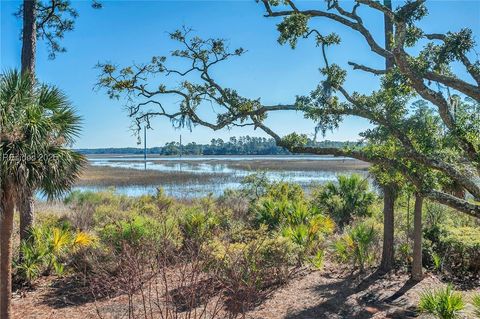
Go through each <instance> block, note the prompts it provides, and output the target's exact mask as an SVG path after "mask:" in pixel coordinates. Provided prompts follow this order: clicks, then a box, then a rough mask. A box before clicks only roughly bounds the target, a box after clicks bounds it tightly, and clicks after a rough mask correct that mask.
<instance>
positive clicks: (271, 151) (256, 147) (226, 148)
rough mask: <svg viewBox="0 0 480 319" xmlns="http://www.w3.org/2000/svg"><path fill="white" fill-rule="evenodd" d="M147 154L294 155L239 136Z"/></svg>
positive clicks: (99, 150)
mask: <svg viewBox="0 0 480 319" xmlns="http://www.w3.org/2000/svg"><path fill="white" fill-rule="evenodd" d="M309 143H310V144H311V145H312V146H317V147H338V148H343V147H347V146H349V145H351V146H353V145H357V143H355V142H339V141H328V140H326V141H321V142H316V141H313V140H309ZM77 151H78V152H80V153H82V154H132V155H135V154H143V148H135V147H121V148H96V149H78V150H77ZM147 154H150V155H151V154H157V155H180V154H183V155H288V154H291V153H290V152H289V151H287V150H286V149H284V148H283V147H280V146H277V145H276V142H275V140H274V139H273V138H265V137H252V136H248V135H247V136H240V137H230V139H229V140H228V141H224V140H223V139H221V138H216V139H215V138H214V139H212V140H211V141H210V144H197V143H195V142H191V143H188V144H185V145H180V143H179V142H168V143H166V144H165V146H163V147H151V148H147Z"/></svg>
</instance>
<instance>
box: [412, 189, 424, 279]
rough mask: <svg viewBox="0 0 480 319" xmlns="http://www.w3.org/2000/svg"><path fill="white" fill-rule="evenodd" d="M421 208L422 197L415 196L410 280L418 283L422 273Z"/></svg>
mask: <svg viewBox="0 0 480 319" xmlns="http://www.w3.org/2000/svg"><path fill="white" fill-rule="evenodd" d="M422 207H423V197H421V196H419V195H418V194H417V195H416V196H415V210H414V217H413V264H412V279H413V280H417V281H420V280H422V278H423V272H422Z"/></svg>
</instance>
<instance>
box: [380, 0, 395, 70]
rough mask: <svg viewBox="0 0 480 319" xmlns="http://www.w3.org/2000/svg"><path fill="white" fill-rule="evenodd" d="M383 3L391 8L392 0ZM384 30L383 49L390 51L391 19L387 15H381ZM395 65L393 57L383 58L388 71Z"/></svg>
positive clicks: (385, 0)
mask: <svg viewBox="0 0 480 319" xmlns="http://www.w3.org/2000/svg"><path fill="white" fill-rule="evenodd" d="M383 5H384V6H386V7H387V8H389V9H390V10H391V9H392V0H384V1H383ZM383 21H384V32H385V49H386V50H387V51H392V42H391V41H392V36H393V21H392V19H390V18H389V17H388V16H387V15H384V16H383ZM394 65H395V59H394V58H393V57H387V58H385V69H386V70H387V71H388V70H390V69H392V68H393V67H394Z"/></svg>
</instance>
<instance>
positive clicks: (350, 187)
mask: <svg viewBox="0 0 480 319" xmlns="http://www.w3.org/2000/svg"><path fill="white" fill-rule="evenodd" d="M374 201H375V194H374V193H373V192H372V191H370V186H369V183H368V180H367V179H365V178H363V177H361V176H360V175H356V174H352V175H350V176H344V175H340V176H338V177H337V183H333V182H329V183H327V184H325V185H323V186H319V187H318V188H317V189H315V190H314V191H313V200H312V203H313V205H314V206H316V207H318V208H320V209H321V210H324V211H326V212H327V213H328V214H329V215H330V216H331V217H332V218H333V220H334V221H335V223H336V224H337V225H338V226H339V227H340V228H343V227H344V226H345V225H348V224H349V223H351V222H352V220H353V219H354V218H355V217H365V216H371V215H372V205H373V203H374Z"/></svg>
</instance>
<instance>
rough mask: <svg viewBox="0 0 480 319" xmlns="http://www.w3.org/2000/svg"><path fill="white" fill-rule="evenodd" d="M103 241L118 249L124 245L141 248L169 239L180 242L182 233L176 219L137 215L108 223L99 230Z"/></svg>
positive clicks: (174, 243) (175, 243) (175, 242)
mask: <svg viewBox="0 0 480 319" xmlns="http://www.w3.org/2000/svg"><path fill="white" fill-rule="evenodd" d="M99 234H100V239H101V241H102V242H103V243H104V244H106V245H107V246H109V247H113V248H114V249H116V250H117V251H120V250H121V249H123V247H122V246H123V245H128V246H130V247H134V248H135V247H137V248H141V247H142V246H150V245H152V244H160V243H161V242H162V241H164V240H168V241H170V242H171V244H172V245H177V244H178V243H179V242H180V238H181V236H180V234H179V231H178V226H177V224H176V222H175V220H173V219H171V218H168V219H165V220H162V221H159V220H156V219H153V218H151V217H148V216H141V215H137V216H134V217H132V218H131V219H130V220H127V221H118V222H114V223H111V224H108V225H106V226H105V227H104V228H102V229H100V230H99Z"/></svg>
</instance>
